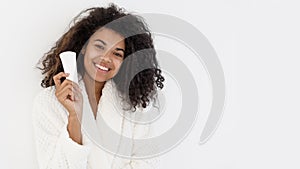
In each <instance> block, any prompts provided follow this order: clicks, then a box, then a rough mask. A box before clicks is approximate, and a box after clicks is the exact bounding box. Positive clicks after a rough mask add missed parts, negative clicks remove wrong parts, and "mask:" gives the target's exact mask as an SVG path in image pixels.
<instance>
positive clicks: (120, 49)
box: [95, 39, 125, 53]
mask: <svg viewBox="0 0 300 169" xmlns="http://www.w3.org/2000/svg"><path fill="white" fill-rule="evenodd" d="M95 41H99V42H101V43H103V45H105V46H106V45H107V44H106V43H105V42H104V41H103V40H101V39H96V40H95ZM116 50H117V51H123V52H124V53H125V50H124V49H122V48H116Z"/></svg>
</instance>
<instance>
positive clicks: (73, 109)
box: [53, 72, 83, 121]
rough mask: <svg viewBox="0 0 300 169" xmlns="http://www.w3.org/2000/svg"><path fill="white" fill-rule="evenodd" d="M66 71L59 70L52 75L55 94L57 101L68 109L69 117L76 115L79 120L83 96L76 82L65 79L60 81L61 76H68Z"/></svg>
mask: <svg viewBox="0 0 300 169" xmlns="http://www.w3.org/2000/svg"><path fill="white" fill-rule="evenodd" d="M68 76H69V74H68V73H64V72H60V73H58V74H57V75H55V76H53V80H54V83H55V86H56V91H55V95H56V97H57V99H58V101H59V102H60V103H61V104H62V105H63V106H64V107H65V108H66V109H67V110H68V112H69V117H76V116H77V118H78V120H79V121H81V118H82V107H83V97H82V93H81V89H80V88H79V86H78V84H76V83H75V82H72V81H71V80H68V79H65V80H64V81H63V83H61V81H60V79H61V78H62V77H68Z"/></svg>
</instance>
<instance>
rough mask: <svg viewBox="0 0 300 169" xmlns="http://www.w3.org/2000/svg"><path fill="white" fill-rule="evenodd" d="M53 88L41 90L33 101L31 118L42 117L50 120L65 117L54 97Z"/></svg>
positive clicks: (64, 112) (63, 110)
mask: <svg viewBox="0 0 300 169" xmlns="http://www.w3.org/2000/svg"><path fill="white" fill-rule="evenodd" d="M55 90H56V89H55V86H50V87H47V88H43V89H41V90H40V91H39V92H38V93H37V94H36V96H35V98H34V101H33V116H36V117H37V116H38V117H40V116H43V117H51V118H55V119H57V118H59V119H61V118H63V119H64V116H66V115H67V114H66V110H65V109H64V108H63V106H62V105H61V104H60V103H59V101H58V100H57V98H56V96H55Z"/></svg>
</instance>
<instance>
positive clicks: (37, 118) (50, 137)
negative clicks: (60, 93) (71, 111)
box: [32, 88, 90, 169]
mask: <svg viewBox="0 0 300 169" xmlns="http://www.w3.org/2000/svg"><path fill="white" fill-rule="evenodd" d="M32 115H33V127H34V136H35V141H36V151H37V159H38V163H39V168H40V169H86V168H87V157H88V154H89V151H90V148H89V146H88V145H81V144H80V143H81V136H80V135H79V134H78V133H79V131H80V130H81V127H80V126H79V124H78V123H72V122H71V121H72V120H71V121H69V119H68V115H67V112H66V110H64V109H63V108H62V106H61V105H60V103H59V102H58V101H57V99H56V97H55V95H54V89H48V88H47V89H44V90H43V91H42V92H41V93H40V94H39V95H38V96H37V97H36V98H35V100H34V104H33V114H32ZM73 122H74V121H73ZM68 124H69V125H68ZM71 125H72V127H73V125H75V126H77V128H76V127H74V128H72V129H71V130H72V131H71V130H70V133H69V132H68V126H69V127H71ZM71 135H72V137H73V138H71ZM74 140H76V141H78V142H79V143H77V142H75V141H74Z"/></svg>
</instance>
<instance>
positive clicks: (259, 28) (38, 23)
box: [0, 0, 300, 169]
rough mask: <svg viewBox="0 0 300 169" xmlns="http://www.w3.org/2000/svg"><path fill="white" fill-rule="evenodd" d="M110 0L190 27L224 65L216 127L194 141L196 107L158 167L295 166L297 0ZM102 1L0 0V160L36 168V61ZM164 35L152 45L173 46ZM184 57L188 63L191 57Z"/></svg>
mask: <svg viewBox="0 0 300 169" xmlns="http://www.w3.org/2000/svg"><path fill="white" fill-rule="evenodd" d="M114 2H116V3H117V4H118V5H120V6H123V7H125V8H126V9H127V10H129V11H136V12H140V13H146V12H150V13H163V14H168V15H172V16H176V17H179V18H181V19H184V20H185V21H187V22H189V23H191V24H192V25H194V26H196V27H197V28H198V29H199V31H201V32H202V33H203V34H204V35H205V36H206V37H207V38H208V39H209V41H210V43H211V44H212V45H213V46H214V48H215V50H216V52H217V54H218V56H219V59H220V61H221V63H222V66H223V69H224V73H225V78H226V83H227V101H226V108H225V111H224V116H223V119H222V122H221V123H220V125H219V128H218V130H217V131H216V133H215V134H214V136H213V137H212V138H211V139H210V140H209V141H208V142H207V143H206V144H204V145H201V146H199V145H198V144H197V143H198V141H199V137H200V133H201V131H202V130H201V129H202V127H203V124H204V122H205V119H204V117H205V113H204V114H201V115H200V116H199V119H198V120H197V123H196V125H195V126H194V128H193V130H192V132H191V133H190V135H189V136H188V137H187V138H186V139H185V140H184V142H182V143H181V144H180V145H179V146H178V147H176V148H175V149H173V150H172V151H170V152H169V153H167V154H165V155H163V156H162V164H161V165H162V168H164V169H168V168H176V169H182V168H189V169H199V168H202V169H241V168H243V169H252V168H256V169H258V168H259V169H265V168H273V169H281V168H289V169H296V168H300V162H299V155H300V145H299V142H300V136H299V128H300V123H299V122H298V121H299V119H300V115H299V113H300V111H299V109H300V108H299V103H298V102H299V95H300V90H299V86H300V84H299V82H300V80H299V75H298V72H299V66H298V65H299V59H298V58H299V53H300V52H299V44H300V43H299V42H300V33H299V30H300V24H299V16H300V12H299V7H300V6H299V3H298V2H297V1H291V0H286V1H283V0H226V1H225V0H211V1H192V0H185V1H173V0H151V1H140V0H131V1H124V0H122V1H121V0H118V1H114ZM103 4H106V1H95V0H94V1H93V0H89V1H88V2H87V1H84V0H81V1H80V0H76V1H74V0H72V1H71V0H69V1H66V0H63V1H58V0H57V1H53V0H45V1H34V0H30V1H26V2H25V1H19V2H17V1H1V3H0V22H1V31H0V38H1V45H0V49H1V54H0V56H1V71H0V72H1V77H0V78H1V111H0V112H1V118H0V133H1V139H0V148H1V149H0V168H5V169H17V168H24V169H33V168H37V162H36V156H35V149H34V142H33V141H34V140H33V133H32V126H31V123H32V122H31V106H32V99H33V97H34V96H35V94H36V93H37V92H38V91H39V90H40V87H39V84H40V82H39V80H40V78H41V75H40V72H39V71H38V70H37V69H34V66H35V64H36V63H37V61H38V59H39V58H40V57H42V56H43V54H44V53H46V52H47V51H48V50H49V49H50V48H51V47H52V45H54V43H55V42H56V40H57V39H58V38H59V37H60V36H61V35H62V34H63V32H64V31H65V30H67V25H68V24H69V22H70V21H71V19H72V18H73V17H74V16H75V15H77V14H78V13H79V12H80V11H81V10H83V9H85V8H87V7H91V6H99V5H103ZM187 33H188V32H187ZM157 39H159V38H157ZM162 42H163V41H161V42H157V47H158V48H165V49H168V50H172V45H173V44H172V43H170V44H168V43H162ZM163 44H164V45H163ZM159 45H161V46H159ZM174 45H175V44H174ZM173 49H174V48H173ZM173 52H175V50H174V51H173ZM179 55H180V54H179ZM180 57H181V59H183V60H184V59H185V58H184V56H182V55H180ZM195 64H196V63H195ZM189 66H190V67H191V69H192V70H193V67H195V66H197V65H189ZM198 67H201V65H198ZM199 69H201V68H199ZM199 72H200V73H199V74H197V73H198V72H194V73H195V77H197V76H198V77H199V78H198V79H197V80H199V81H201V80H202V82H203V83H202V82H200V83H199V82H198V83H199V87H200V88H201V87H203V88H202V89H199V90H203V91H206V92H204V93H203V94H202V95H201V96H200V97H201V99H200V100H201V101H203V102H201V103H200V104H201V105H203V106H202V107H203V110H208V108H207V107H209V101H205V98H203V95H207V98H209V91H208V90H206V89H209V86H207V85H205V84H206V83H207V84H209V83H208V82H205V79H206V77H205V74H204V73H203V72H204V71H203V70H199ZM201 72H202V73H201ZM199 75H203V76H199ZM201 77H202V79H201ZM206 80H207V79H206ZM201 85H202V86H201ZM207 100H209V99H207ZM297 160H298V161H297Z"/></svg>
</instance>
